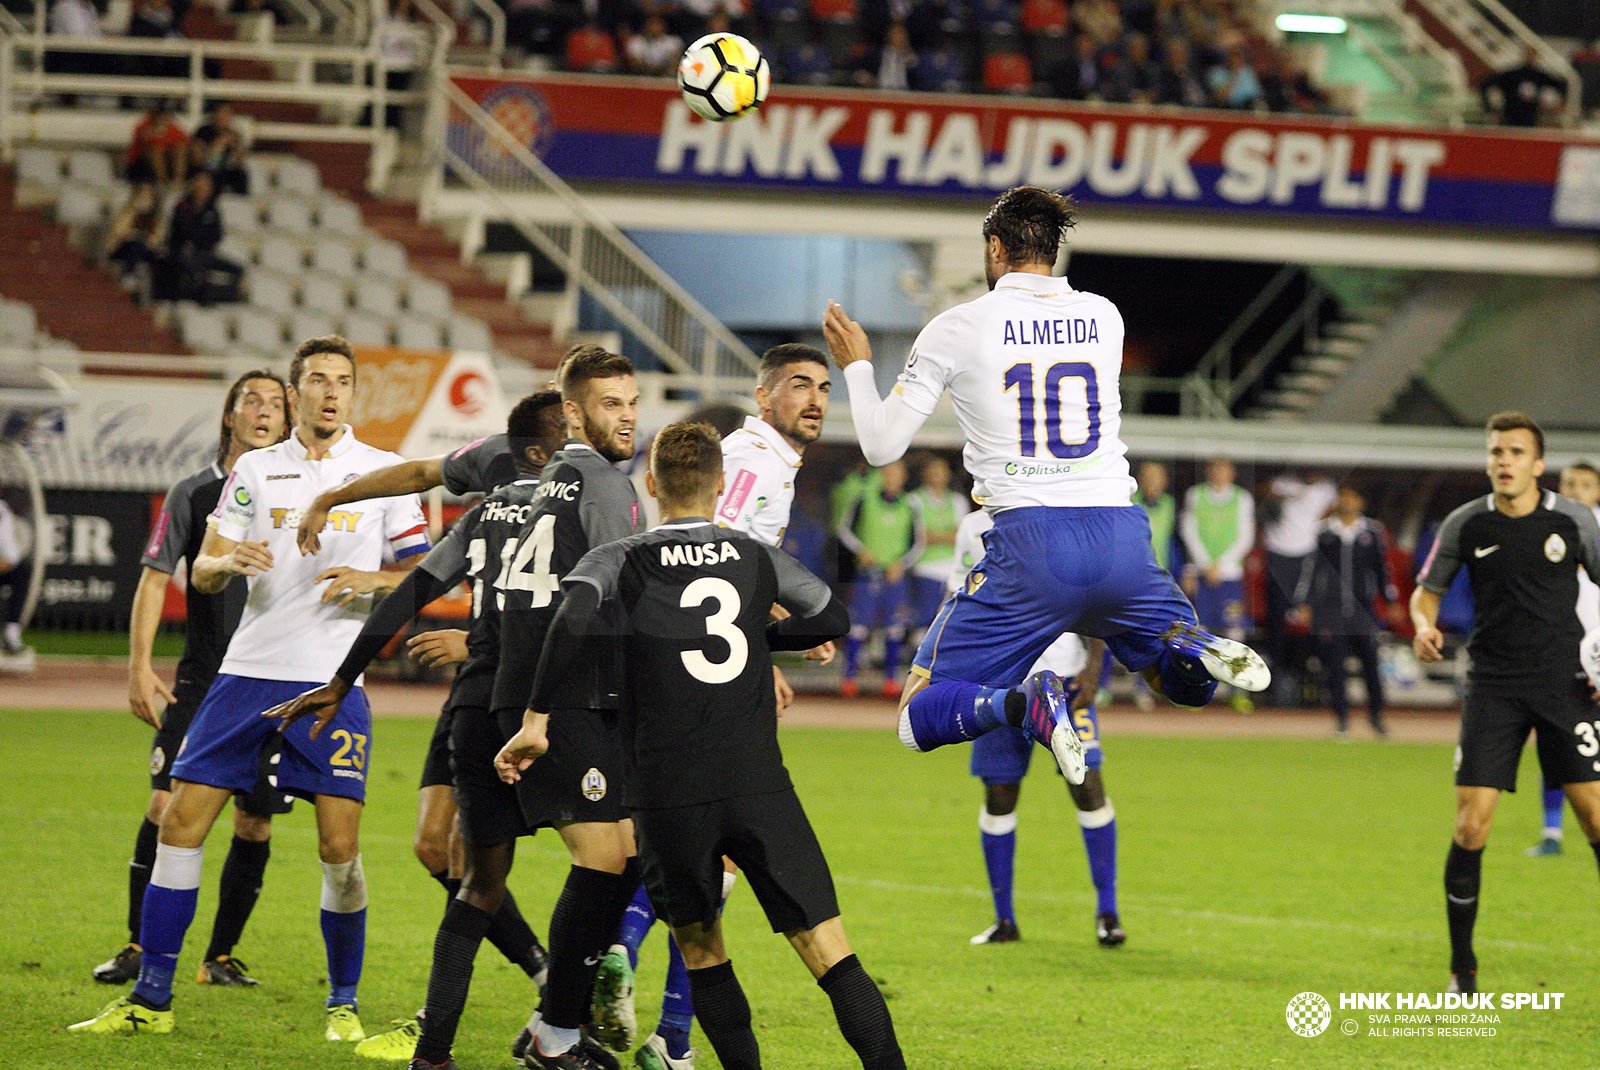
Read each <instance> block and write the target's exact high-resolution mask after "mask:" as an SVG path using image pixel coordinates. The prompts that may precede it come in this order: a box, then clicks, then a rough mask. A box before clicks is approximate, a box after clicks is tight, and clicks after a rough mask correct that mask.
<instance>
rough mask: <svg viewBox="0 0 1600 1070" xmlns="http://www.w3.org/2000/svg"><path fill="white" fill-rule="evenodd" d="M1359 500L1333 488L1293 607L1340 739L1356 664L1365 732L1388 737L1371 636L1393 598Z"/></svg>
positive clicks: (1380, 543)
mask: <svg viewBox="0 0 1600 1070" xmlns="http://www.w3.org/2000/svg"><path fill="white" fill-rule="evenodd" d="M1366 504H1367V503H1366V499H1365V498H1363V497H1362V496H1361V491H1360V490H1358V489H1357V488H1356V487H1355V486H1353V485H1352V484H1349V483H1346V484H1345V485H1343V486H1341V487H1340V488H1339V498H1338V504H1337V505H1336V507H1335V511H1334V514H1333V515H1332V516H1330V517H1329V518H1328V519H1327V520H1325V521H1324V522H1323V524H1322V527H1321V530H1320V531H1319V532H1318V533H1317V548H1316V550H1315V551H1313V552H1312V555H1311V561H1312V565H1311V568H1310V569H1308V570H1307V574H1306V577H1305V579H1304V581H1303V582H1302V583H1301V586H1300V589H1299V591H1297V592H1296V597H1295V601H1296V602H1297V603H1300V604H1302V605H1308V606H1309V607H1310V609H1311V633H1312V634H1313V635H1315V636H1316V637H1317V657H1318V660H1320V661H1321V662H1322V670H1323V675H1324V677H1325V679H1326V681H1327V688H1328V705H1330V706H1332V707H1333V716H1334V720H1335V722H1336V724H1337V727H1338V731H1339V734H1340V735H1341V736H1342V735H1344V734H1345V733H1346V732H1347V731H1348V730H1349V720H1350V699H1349V696H1348V695H1346V694H1345V677H1346V671H1345V661H1346V660H1347V659H1348V658H1349V657H1350V655H1352V654H1354V655H1355V656H1356V657H1357V658H1358V659H1359V660H1360V662H1361V676H1362V679H1363V680H1364V681H1365V682H1366V687H1367V711H1368V718H1369V720H1370V721H1371V722H1372V730H1373V731H1374V732H1376V733H1377V734H1378V735H1380V736H1387V735H1388V734H1389V731H1388V729H1386V728H1385V727H1384V724H1383V673H1382V672H1381V671H1380V670H1379V664H1378V638H1377V637H1378V633H1379V632H1381V631H1383V630H1384V625H1383V621H1382V619H1381V618H1380V617H1379V616H1378V613H1377V604H1378V603H1379V602H1382V603H1384V604H1385V605H1387V606H1391V607H1396V608H1398V605H1399V601H1400V592H1399V591H1398V590H1397V589H1396V588H1395V584H1394V575H1393V573H1392V572H1391V570H1390V568H1389V556H1388V537H1387V535H1385V533H1384V530H1383V525H1381V524H1379V523H1378V522H1377V521H1375V520H1371V519H1369V518H1367V517H1366V516H1365V515H1363V513H1364V511H1365V509H1366Z"/></svg>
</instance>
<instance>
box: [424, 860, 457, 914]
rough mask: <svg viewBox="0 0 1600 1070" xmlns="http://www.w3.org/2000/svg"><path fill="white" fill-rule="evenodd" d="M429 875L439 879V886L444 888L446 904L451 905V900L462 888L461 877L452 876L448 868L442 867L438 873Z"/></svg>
mask: <svg viewBox="0 0 1600 1070" xmlns="http://www.w3.org/2000/svg"><path fill="white" fill-rule="evenodd" d="M428 876H430V877H432V878H433V879H434V880H436V881H438V882H439V886H440V887H441V888H443V889H444V905H445V906H446V907H449V905H450V900H452V899H454V898H455V897H456V893H457V892H459V891H460V890H461V878H460V877H452V876H450V871H449V870H448V869H441V870H440V871H439V872H437V873H429V874H428Z"/></svg>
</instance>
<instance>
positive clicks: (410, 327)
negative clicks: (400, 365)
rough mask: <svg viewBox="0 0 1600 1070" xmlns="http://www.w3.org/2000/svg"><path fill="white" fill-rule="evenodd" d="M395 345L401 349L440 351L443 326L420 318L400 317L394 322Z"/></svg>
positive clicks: (437, 322)
mask: <svg viewBox="0 0 1600 1070" xmlns="http://www.w3.org/2000/svg"><path fill="white" fill-rule="evenodd" d="M394 335H395V344H396V345H398V346H399V347H400V348H401V349H440V348H443V346H444V324H442V323H440V322H439V321H438V320H434V319H427V318H425V317H422V316H401V317H400V318H399V319H398V320H396V321H395V332H394Z"/></svg>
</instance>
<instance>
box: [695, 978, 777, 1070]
mask: <svg viewBox="0 0 1600 1070" xmlns="http://www.w3.org/2000/svg"><path fill="white" fill-rule="evenodd" d="M689 999H690V1001H691V1002H692V1003H693V1004H694V1016H695V1018H696V1019H698V1020H699V1022H700V1031H701V1032H703V1033H704V1034H705V1035H706V1040H707V1041H709V1042H710V1044H711V1050H712V1051H714V1052H716V1053H717V1058H718V1059H721V1060H722V1066H723V1070H761V1046H760V1045H759V1044H757V1043H756V1034H755V1030H753V1029H751V1028H750V1002H749V1001H748V1000H746V999H745V998H744V989H742V988H740V987H739V978H737V977H735V976H734V974H733V963H731V962H723V963H718V964H717V965H715V966H707V967H706V968H705V969H703V970H690V971H689Z"/></svg>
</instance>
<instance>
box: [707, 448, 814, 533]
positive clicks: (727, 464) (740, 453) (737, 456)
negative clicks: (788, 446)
mask: <svg viewBox="0 0 1600 1070" xmlns="http://www.w3.org/2000/svg"><path fill="white" fill-rule="evenodd" d="M722 476H723V491H722V497H720V498H718V499H717V511H716V515H715V516H713V517H712V520H713V521H715V522H716V524H717V526H718V527H724V528H737V529H738V530H739V531H743V532H745V533H747V534H748V535H749V536H750V537H751V538H753V539H755V540H757V541H758V542H763V543H766V544H767V545H768V546H779V545H782V543H783V534H784V532H785V531H786V530H787V529H788V527H789V510H790V508H791V507H792V506H793V504H794V476H795V466H794V465H793V464H791V463H790V462H789V461H787V460H786V459H784V458H783V457H781V456H779V454H778V453H777V451H776V450H775V449H773V448H772V447H771V446H770V445H768V444H767V443H764V442H763V441H761V439H760V438H759V437H758V436H756V435H754V434H752V433H750V432H748V431H744V430H742V429H741V430H739V431H735V432H734V433H733V434H731V435H729V436H728V437H727V438H725V439H723V441H722Z"/></svg>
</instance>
